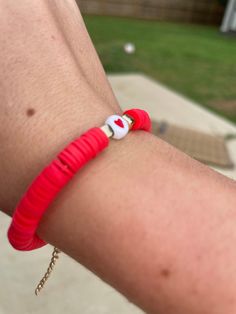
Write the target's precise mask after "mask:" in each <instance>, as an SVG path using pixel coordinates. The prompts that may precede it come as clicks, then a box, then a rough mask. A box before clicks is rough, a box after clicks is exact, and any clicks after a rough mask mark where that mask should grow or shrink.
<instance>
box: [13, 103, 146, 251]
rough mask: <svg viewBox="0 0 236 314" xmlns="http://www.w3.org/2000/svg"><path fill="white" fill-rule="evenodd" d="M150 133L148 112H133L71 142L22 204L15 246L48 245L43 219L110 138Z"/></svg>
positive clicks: (15, 228) (24, 248)
mask: <svg viewBox="0 0 236 314" xmlns="http://www.w3.org/2000/svg"><path fill="white" fill-rule="evenodd" d="M131 129H132V130H145V131H150V129H151V121H150V118H149V115H148V114H147V112H145V111H143V110H140V109H132V110H127V111H125V112H124V114H123V116H122V117H121V116H118V115H113V116H111V117H109V118H108V119H107V120H106V122H105V125H104V126H103V127H101V128H92V129H90V130H89V131H87V132H86V133H84V134H83V135H82V136H80V137H79V138H77V139H76V140H75V141H73V142H72V143H70V144H69V145H68V146H67V147H66V148H65V149H64V150H63V151H62V152H61V153H60V154H59V155H58V156H57V158H56V159H54V160H53V161H52V162H51V163H50V164H49V165H48V166H47V167H46V168H44V170H43V171H42V172H41V173H40V174H39V175H38V176H37V177H36V179H35V180H34V181H33V183H32V185H31V186H30V187H29V188H28V190H27V191H26V193H25V194H24V195H23V197H22V198H21V200H20V202H19V203H18V205H17V207H16V209H15V211H14V215H13V218H12V222H11V225H10V227H9V230H8V239H9V242H10V243H11V245H12V246H13V247H14V248H15V249H17V250H21V251H30V250H34V249H37V248H40V247H42V246H44V245H45V244H46V243H45V241H43V240H42V239H40V238H39V237H38V235H37V234H36V231H37V228H38V225H39V223H40V220H41V218H42V216H43V214H44V212H45V211H46V209H47V208H48V207H49V205H50V204H51V203H52V201H53V200H54V199H55V198H56V196H57V194H58V193H59V192H60V190H61V189H62V188H63V187H64V186H65V185H66V184H67V183H68V182H69V181H70V179H71V178H72V177H73V176H74V175H75V174H76V173H77V172H78V171H79V169H80V168H81V167H82V166H84V165H85V164H86V163H87V162H88V161H89V160H91V159H92V158H94V157H95V156H96V155H97V154H98V153H99V152H101V151H102V150H103V149H104V148H105V147H107V146H108V144H109V138H115V139H121V138H123V137H124V136H125V135H126V134H127V133H128V132H129V130H131Z"/></svg>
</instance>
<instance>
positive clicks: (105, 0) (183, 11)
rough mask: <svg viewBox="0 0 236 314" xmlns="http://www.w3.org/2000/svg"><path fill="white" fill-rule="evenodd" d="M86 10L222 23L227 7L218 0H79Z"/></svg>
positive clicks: (88, 12)
mask: <svg viewBox="0 0 236 314" xmlns="http://www.w3.org/2000/svg"><path fill="white" fill-rule="evenodd" d="M77 2H78V4H79V7H80V9H81V11H82V12H83V13H86V14H98V15H113V16H129V17H135V18H145V19H157V20H164V21H180V22H188V23H201V24H202V23H203V24H220V23H221V20H222V18H223V13H224V7H223V6H222V5H220V4H219V1H217V0H77Z"/></svg>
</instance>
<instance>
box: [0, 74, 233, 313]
mask: <svg viewBox="0 0 236 314" xmlns="http://www.w3.org/2000/svg"><path fill="white" fill-rule="evenodd" d="M109 80H110V82H111V84H112V86H113V88H114V92H115V94H116V96H117V97H118V99H119V101H120V103H121V105H122V107H123V108H131V107H134V106H137V107H142V108H145V109H147V110H148V111H149V112H150V114H151V116H152V118H154V119H157V120H160V119H164V120H167V121H169V122H173V123H175V124H179V125H181V126H187V127H192V128H196V129H198V130H202V131H206V132H209V133H211V134H217V133H220V134H228V133H236V127H235V126H234V125H232V124H230V123H229V122H227V121H225V120H224V119H222V118H220V117H217V116H215V115H213V114H212V113H209V112H208V111H206V110H205V109H203V108H201V107H199V106H197V105H196V104H194V103H193V102H191V101H189V100H187V99H184V98H183V97H181V96H179V95H176V94H175V93H173V92H172V91H170V90H168V89H167V88H165V87H163V86H161V85H159V84H157V83H156V82H154V81H152V80H150V79H149V78H147V77H145V76H143V75H112V76H109ZM228 148H229V150H230V153H231V156H232V159H233V160H234V161H235V163H236V141H235V140H234V141H231V142H229V143H228ZM222 172H223V173H225V174H226V175H229V176H230V177H232V178H235V179H236V172H235V170H234V171H229V172H228V171H222ZM9 221H10V219H9V218H8V217H7V216H6V215H4V214H2V213H1V214H0V237H1V249H0V268H1V286H0V314H45V313H50V314H60V313H70V314H78V313H81V314H138V313H140V314H141V313H142V311H140V310H139V309H137V308H136V307H135V306H133V305H132V304H130V303H129V302H128V301H127V300H126V299H125V298H124V297H122V296H121V295H120V294H119V293H117V292H116V291H115V290H113V289H112V288H110V287H109V286H108V285H106V284H105V283H103V282H102V281H101V280H100V279H98V278H97V277H96V276H95V275H93V274H92V273H90V272H89V271H87V270H86V269H84V268H83V267H82V266H80V265H79V264H78V263H76V262H75V261H73V260H72V259H70V258H69V257H67V256H65V255H61V258H60V259H59V261H58V264H57V266H56V269H55V272H54V273H53V274H52V277H51V278H50V280H49V282H48V283H47V286H46V287H45V290H44V291H42V294H41V295H40V296H39V297H35V296H34V288H35V285H36V284H37V283H38V280H39V279H40V278H41V275H42V274H43V273H44V270H46V268H47V266H48V262H49V258H50V254H51V250H52V248H51V247H50V246H47V247H44V248H43V249H41V250H38V251H35V252H28V253H25V252H24V253H22V252H17V251H14V250H13V249H12V248H11V247H10V246H9V244H8V242H7V240H6V232H7V228H8V224H9Z"/></svg>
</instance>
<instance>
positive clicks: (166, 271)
mask: <svg viewBox="0 0 236 314" xmlns="http://www.w3.org/2000/svg"><path fill="white" fill-rule="evenodd" d="M170 275H171V273H170V270H169V269H167V268H165V269H162V270H161V276H162V277H164V278H169V277H170Z"/></svg>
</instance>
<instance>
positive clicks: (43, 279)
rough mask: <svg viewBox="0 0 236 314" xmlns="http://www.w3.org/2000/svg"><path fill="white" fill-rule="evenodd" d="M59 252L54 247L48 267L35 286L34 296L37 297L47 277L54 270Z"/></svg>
mask: <svg viewBox="0 0 236 314" xmlns="http://www.w3.org/2000/svg"><path fill="white" fill-rule="evenodd" d="M60 252H61V251H60V250H59V249H58V248H56V247H54V249H53V252H52V258H51V261H50V264H49V266H48V269H47V271H46V273H45V275H44V276H43V278H42V279H41V280H40V282H39V284H38V285H37V287H36V289H35V294H36V295H38V294H39V292H40V291H41V290H42V289H43V287H44V285H45V283H46V281H47V280H48V278H49V276H50V275H51V273H52V271H53V268H54V266H55V264H56V261H57V259H58V258H59V253H60Z"/></svg>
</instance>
